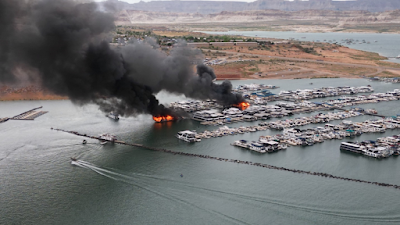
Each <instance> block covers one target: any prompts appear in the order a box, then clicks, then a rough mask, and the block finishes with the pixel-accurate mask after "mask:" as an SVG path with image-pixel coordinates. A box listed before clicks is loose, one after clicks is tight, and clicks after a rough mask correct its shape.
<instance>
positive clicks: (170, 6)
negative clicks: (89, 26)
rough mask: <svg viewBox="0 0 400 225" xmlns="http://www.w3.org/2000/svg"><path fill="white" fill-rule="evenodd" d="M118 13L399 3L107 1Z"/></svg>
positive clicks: (370, 7) (396, 1) (381, 7)
mask: <svg viewBox="0 0 400 225" xmlns="http://www.w3.org/2000/svg"><path fill="white" fill-rule="evenodd" d="M109 2H114V3H116V4H117V5H118V7H119V9H121V10H140V11H152V12H179V13H200V14H210V13H219V12H221V11H243V10H264V9H275V10H281V11H302V10H334V11H369V12H383V11H388V10H396V9H400V0H356V1H332V0H308V1H302V0H293V1H288V0H258V1H255V2H252V3H246V2H235V1H150V2H143V1H141V2H139V3H134V4H129V3H126V2H124V1H123V0H121V1H118V0H109Z"/></svg>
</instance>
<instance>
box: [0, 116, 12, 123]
mask: <svg viewBox="0 0 400 225" xmlns="http://www.w3.org/2000/svg"><path fill="white" fill-rule="evenodd" d="M9 119H10V118H8V117H6V118H0V123H4V122H6V121H8V120H9Z"/></svg>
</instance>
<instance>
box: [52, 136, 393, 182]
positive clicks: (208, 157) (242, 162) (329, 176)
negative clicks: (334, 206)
mask: <svg viewBox="0 0 400 225" xmlns="http://www.w3.org/2000/svg"><path fill="white" fill-rule="evenodd" d="M54 130H56V131H62V132H66V133H70V134H75V135H78V136H82V137H88V138H93V139H98V140H101V139H100V138H98V137H95V136H90V135H87V134H80V133H79V132H76V131H66V130H62V129H54ZM114 143H116V144H123V145H129V146H134V147H141V148H144V149H149V150H154V151H159V152H164V153H170V154H174V155H182V156H191V157H197V158H203V159H210V160H218V161H221V162H230V163H237V164H244V165H250V166H257V167H262V168H266V169H273V170H281V171H287V172H293V173H298V174H306V175H312V176H321V177H326V178H332V179H338V180H345V181H352V182H358V183H365V184H374V185H378V186H383V187H393V188H396V189H400V185H395V184H388V183H380V182H372V181H366V180H360V179H355V178H347V177H340V176H335V175H332V174H328V173H320V172H311V171H305V170H296V169H290V168H285V167H279V166H273V165H268V164H264V163H255V162H250V161H242V160H238V159H228V158H221V157H215V156H209V155H200V154H194V153H186V152H177V151H172V150H167V149H164V148H153V147H149V146H145V145H141V144H135V143H126V142H124V141H115V142H114Z"/></svg>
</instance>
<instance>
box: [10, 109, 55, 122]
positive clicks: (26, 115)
mask: <svg viewBox="0 0 400 225" xmlns="http://www.w3.org/2000/svg"><path fill="white" fill-rule="evenodd" d="M41 108H43V106H40V107H37V108H34V109H31V110H28V111H26V112H23V113H21V114H18V115H16V116H14V117H12V118H10V119H11V120H34V119H36V118H37V117H39V116H41V115H43V114H46V113H48V111H35V110H37V109H41Z"/></svg>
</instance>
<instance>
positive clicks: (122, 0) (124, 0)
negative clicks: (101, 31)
mask: <svg viewBox="0 0 400 225" xmlns="http://www.w3.org/2000/svg"><path fill="white" fill-rule="evenodd" d="M94 1H96V2H102V1H104V0H94ZM120 1H121V2H128V3H136V2H140V1H141V0H120ZM149 1H151V0H144V2H149ZM158 1H160V0H158ZM161 1H162V0H161ZM167 1H168V0H167ZM183 1H190V0H183ZM192 1H199V0H192ZM200 1H213V0H200ZM216 1H236V2H254V1H256V0H216ZM286 1H293V0H286ZM303 1H308V0H303ZM332 1H357V0H332Z"/></svg>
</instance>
